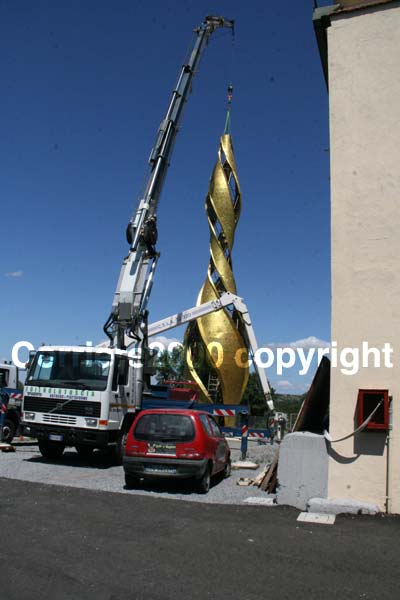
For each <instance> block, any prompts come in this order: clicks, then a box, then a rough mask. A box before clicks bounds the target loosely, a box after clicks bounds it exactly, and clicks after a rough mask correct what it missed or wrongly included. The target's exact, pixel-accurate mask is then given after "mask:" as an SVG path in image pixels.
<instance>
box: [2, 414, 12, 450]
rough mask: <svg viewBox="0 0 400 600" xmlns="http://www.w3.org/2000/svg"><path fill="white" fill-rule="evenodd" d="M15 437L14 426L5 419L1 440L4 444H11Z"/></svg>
mask: <svg viewBox="0 0 400 600" xmlns="http://www.w3.org/2000/svg"><path fill="white" fill-rule="evenodd" d="M14 435H15V425H14V423H13V422H12V421H11V420H10V419H6V420H5V421H4V425H3V433H2V440H1V441H3V442H5V443H6V444H11V442H12V440H13V438H14Z"/></svg>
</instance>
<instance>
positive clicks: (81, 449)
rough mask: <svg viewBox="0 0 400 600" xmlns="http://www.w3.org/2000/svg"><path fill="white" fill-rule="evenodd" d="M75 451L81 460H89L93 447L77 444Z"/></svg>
mask: <svg viewBox="0 0 400 600" xmlns="http://www.w3.org/2000/svg"><path fill="white" fill-rule="evenodd" d="M75 450H76V451H77V453H78V454H79V456H81V457H82V458H90V457H91V456H92V454H93V450H94V448H93V446H86V444H77V445H76V446H75Z"/></svg>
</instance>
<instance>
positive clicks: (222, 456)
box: [208, 415, 227, 472]
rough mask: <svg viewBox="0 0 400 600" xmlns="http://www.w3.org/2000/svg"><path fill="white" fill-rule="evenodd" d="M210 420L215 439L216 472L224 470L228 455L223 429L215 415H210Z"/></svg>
mask: <svg viewBox="0 0 400 600" xmlns="http://www.w3.org/2000/svg"><path fill="white" fill-rule="evenodd" d="M208 420H209V423H210V427H211V431H212V434H213V440H214V441H215V469H214V470H215V472H217V471H222V469H223V468H224V467H225V463H226V456H227V448H226V441H225V438H224V436H223V433H222V431H221V430H220V428H219V426H218V425H217V423H216V421H215V420H214V419H213V417H211V416H210V415H209V416H208Z"/></svg>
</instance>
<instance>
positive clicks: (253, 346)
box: [148, 292, 274, 410]
mask: <svg viewBox="0 0 400 600" xmlns="http://www.w3.org/2000/svg"><path fill="white" fill-rule="evenodd" d="M228 306H233V307H234V309H235V310H236V311H237V313H238V314H239V315H240V317H241V319H242V322H243V325H244V331H245V337H246V342H247V347H248V348H249V350H250V355H251V357H252V358H253V365H254V368H255V369H256V373H257V376H258V380H259V382H260V385H261V389H262V392H263V394H264V398H265V401H266V403H267V405H268V408H269V409H270V410H273V409H274V403H273V401H272V394H271V389H270V387H269V383H268V379H267V377H266V376H265V373H264V370H263V369H262V368H261V367H259V365H258V363H257V357H256V352H257V350H258V344H257V340H256V336H255V333H254V329H253V326H252V324H251V319H250V315H249V311H248V308H247V306H246V304H245V302H244V300H243V298H240V297H239V296H235V295H234V294H231V293H230V292H225V293H224V294H222V295H221V296H220V297H219V298H218V299H217V300H212V301H211V302H205V303H204V304H200V305H199V306H193V308H189V309H188V310H185V311H183V312H180V313H177V314H175V315H172V316H170V317H167V318H165V319H161V320H160V321H156V322H155V323H152V324H151V325H149V326H148V337H151V336H153V335H159V334H160V333H163V332H164V331H168V330H169V329H173V328H174V327H179V326H180V325H184V324H185V323H189V322H190V321H194V320H195V319H198V318H199V317H204V315H208V314H210V313H212V312H215V311H217V310H221V309H223V308H226V307H228Z"/></svg>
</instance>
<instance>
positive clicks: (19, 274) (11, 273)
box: [4, 271, 24, 277]
mask: <svg viewBox="0 0 400 600" xmlns="http://www.w3.org/2000/svg"><path fill="white" fill-rule="evenodd" d="M23 274H24V272H23V271H11V272H10V273H4V276H5V277H22V275H23Z"/></svg>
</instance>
